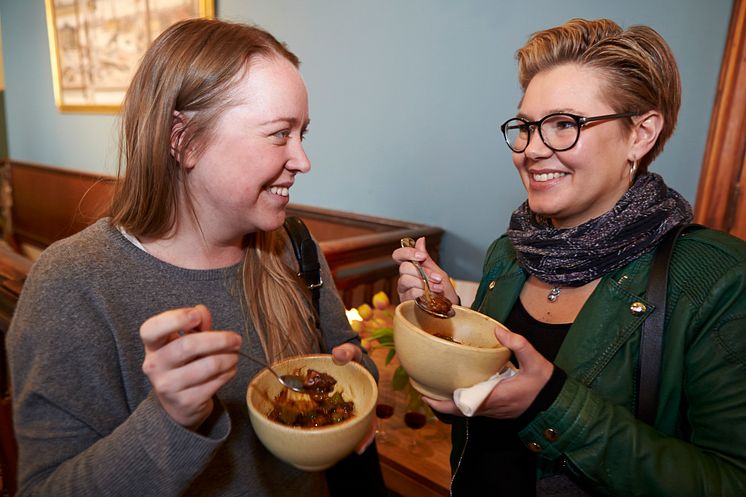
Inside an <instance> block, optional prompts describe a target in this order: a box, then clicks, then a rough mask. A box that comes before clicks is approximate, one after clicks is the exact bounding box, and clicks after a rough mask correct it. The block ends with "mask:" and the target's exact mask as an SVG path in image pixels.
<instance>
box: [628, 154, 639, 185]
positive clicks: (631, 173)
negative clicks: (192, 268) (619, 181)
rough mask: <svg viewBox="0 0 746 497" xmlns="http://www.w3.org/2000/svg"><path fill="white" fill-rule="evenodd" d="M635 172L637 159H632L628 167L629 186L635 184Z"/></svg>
mask: <svg viewBox="0 0 746 497" xmlns="http://www.w3.org/2000/svg"><path fill="white" fill-rule="evenodd" d="M636 173H637V159H635V160H633V161H632V165H631V166H630V167H629V186H632V185H633V184H635V174H636Z"/></svg>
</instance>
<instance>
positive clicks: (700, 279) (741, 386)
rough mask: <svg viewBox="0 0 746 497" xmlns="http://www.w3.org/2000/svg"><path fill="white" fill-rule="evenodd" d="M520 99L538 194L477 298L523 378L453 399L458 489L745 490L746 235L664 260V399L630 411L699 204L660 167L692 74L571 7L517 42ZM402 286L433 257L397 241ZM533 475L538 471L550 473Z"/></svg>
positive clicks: (526, 165)
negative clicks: (663, 250)
mask: <svg viewBox="0 0 746 497" xmlns="http://www.w3.org/2000/svg"><path fill="white" fill-rule="evenodd" d="M517 58H518V67H519V81H520V84H521V87H522V88H523V97H522V99H521V101H520V102H519V103H518V111H517V113H516V115H515V116H512V117H509V118H508V119H507V120H506V121H505V122H504V124H503V125H502V133H503V135H504V138H505V141H506V143H507V146H508V147H509V148H510V151H511V152H512V159H513V164H514V166H515V168H516V170H517V172H518V174H519V176H520V178H521V180H522V182H523V185H524V187H525V188H526V192H527V195H528V198H527V200H526V202H525V203H523V204H522V205H521V206H520V207H519V208H518V209H517V210H516V211H515V212H513V214H512V216H511V220H510V226H509V229H508V232H507V233H506V234H505V235H503V236H501V237H500V238H498V239H497V240H495V242H494V243H493V244H492V246H491V247H490V248H489V250H488V252H487V256H486V260H485V264H484V274H483V277H482V281H481V285H480V289H479V292H478V294H477V297H476V300H475V303H474V307H475V308H477V309H479V310H480V311H481V312H483V313H485V314H487V315H490V316H492V317H494V318H495V319H497V320H498V321H501V322H503V323H505V324H506V325H507V327H508V328H509V329H510V330H512V331H513V333H511V332H507V331H501V330H499V329H498V330H497V331H496V335H497V338H498V339H499V340H500V341H501V342H503V343H504V344H506V345H507V346H508V347H510V348H511V349H512V350H513V352H514V361H515V362H516V363H517V364H518V365H519V371H520V372H519V373H518V375H516V376H515V377H513V378H510V379H508V380H505V381H502V382H501V383H499V384H498V385H497V386H496V387H495V388H494V389H493V390H492V392H491V393H490V395H489V396H488V397H487V399H486V400H485V401H484V403H483V404H482V405H481V406H480V408H479V410H478V411H477V413H476V415H475V416H474V417H473V418H466V417H464V416H463V415H462V414H461V412H460V410H459V409H458V407H457V406H456V405H455V404H454V403H453V402H448V401H434V400H433V401H431V402H430V405H431V406H432V407H433V409H435V410H436V411H438V412H441V413H445V414H448V415H451V416H453V418H452V420H453V429H452V438H453V451H452V453H451V464H452V470H453V473H454V475H453V495H454V496H468V495H479V496H485V495H511V496H521V495H544V496H548V495H552V496H573V495H579V496H580V495H588V494H590V495H616V496H620V497H621V496H624V497H626V496H632V495H646V496H671V497H684V496H703V495H720V496H726V495H727V496H734V497H735V496H740V495H746V451H744V450H743V448H744V447H746V361H744V353H745V352H746V333H744V330H746V244H745V243H743V242H742V241H740V240H737V239H735V238H733V237H730V236H728V235H726V234H724V233H721V232H716V231H712V230H707V229H698V230H697V229H692V230H690V231H688V232H686V233H685V234H684V236H682V237H680V238H679V240H678V243H677V244H676V246H675V250H674V253H673V257H672V259H671V264H670V268H669V278H668V294H667V308H666V309H665V318H666V319H665V328H664V335H663V336H664V340H663V353H662V355H661V354H658V359H659V361H660V362H661V378H660V385H659V386H660V389H659V393H658V409H657V415H656V416H655V420H654V421H653V422H651V423H652V426H651V424H648V423H646V422H644V421H642V420H641V419H639V418H638V417H636V416H635V405H636V401H637V397H636V392H637V388H638V386H639V381H638V378H639V376H638V370H637V368H638V365H639V355H640V354H639V351H640V334H641V328H642V325H643V323H644V322H645V321H646V320H648V319H650V316H651V314H652V313H654V312H657V313H659V314H658V315H660V313H662V312H663V310H662V309H655V306H654V305H653V304H652V303H651V301H650V296H649V295H647V292H646V288H647V283H648V280H649V278H650V273H651V271H650V268H651V261H652V259H653V255H654V254H655V252H656V251H657V250H658V248H659V245H660V244H661V240H662V239H663V238H664V236H665V235H666V234H667V233H668V232H670V231H671V230H673V229H675V227H676V226H677V225H680V224H685V223H688V222H689V221H690V220H691V217H692V214H691V207H690V206H689V204H688V203H687V202H686V201H685V200H684V199H683V198H682V197H681V195H679V194H678V193H677V192H675V191H674V190H672V189H670V188H668V186H667V185H666V184H665V182H664V180H663V178H661V177H660V176H659V175H656V174H654V173H651V172H649V167H650V165H651V164H652V162H653V160H654V159H655V157H657V156H658V154H659V153H660V152H661V151H662V149H663V146H664V145H665V143H666V141H667V140H668V138H669V137H670V136H671V134H672V133H673V129H674V127H675V126H676V118H677V114H678V110H679V104H680V100H681V84H680V81H679V72H678V69H677V66H676V61H675V60H674V57H673V54H672V53H671V50H670V48H669V47H668V45H667V44H666V42H665V41H664V40H663V38H661V36H660V35H659V34H658V33H657V32H655V31H654V30H653V29H651V28H649V27H645V26H634V27H630V28H628V29H622V28H621V27H620V26H618V25H617V24H616V23H614V22H612V21H610V20H607V19H599V20H593V21H589V20H583V19H574V20H571V21H569V22H567V23H565V24H563V25H561V26H557V27H554V28H551V29H547V30H545V31H541V32H538V33H535V34H534V35H533V36H531V37H530V39H529V40H528V42H527V43H526V44H525V45H524V46H523V47H522V48H521V49H520V50H518V53H517ZM394 257H395V259H396V260H398V261H399V262H401V263H402V264H401V265H400V274H401V276H400V279H399V293H400V296H401V297H402V299H409V298H414V297H417V296H418V295H419V294H420V292H421V290H420V284H419V281H418V280H417V278H416V275H415V272H414V268H412V266H411V264H409V263H407V262H405V261H407V260H410V259H416V260H419V261H421V262H423V264H424V265H425V267H426V268H427V270H428V271H429V273H430V278H431V280H433V283H434V284H435V286H436V289H437V291H441V292H443V293H444V294H445V296H446V297H448V298H449V299H451V300H452V301H453V302H457V301H458V296H457V295H456V293H455V291H454V290H453V288H452V287H451V286H450V284H449V280H448V278H447V275H445V273H444V272H443V271H442V270H441V269H440V268H439V267H438V266H437V265H435V264H434V263H433V261H432V259H430V258H429V257H428V256H427V251H426V247H425V243H424V240H423V239H421V240H419V241H418V243H417V248H416V249H411V248H410V249H398V250H397V251H396V252H394ZM537 478H538V479H537Z"/></svg>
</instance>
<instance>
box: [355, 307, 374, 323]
mask: <svg viewBox="0 0 746 497" xmlns="http://www.w3.org/2000/svg"><path fill="white" fill-rule="evenodd" d="M357 312H358V314H360V317H361V318H363V321H365V320H367V319H370V317H371V316H373V309H371V307H370V306H369V305H368V304H362V305H361V306H359V307H358V308H357Z"/></svg>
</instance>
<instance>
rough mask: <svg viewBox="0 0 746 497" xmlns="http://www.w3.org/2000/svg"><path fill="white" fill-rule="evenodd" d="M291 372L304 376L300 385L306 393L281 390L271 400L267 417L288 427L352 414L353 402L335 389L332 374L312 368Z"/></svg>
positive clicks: (312, 425) (307, 425)
mask: <svg viewBox="0 0 746 497" xmlns="http://www.w3.org/2000/svg"><path fill="white" fill-rule="evenodd" d="M293 374H295V375H298V376H302V377H303V378H304V381H303V387H304V388H305V389H306V391H307V392H308V393H297V392H292V391H291V390H289V389H287V388H284V389H282V390H281V391H280V393H279V394H278V395H277V397H275V399H274V402H273V406H272V410H271V411H270V412H269V418H270V419H272V420H274V421H277V422H278V423H282V424H284V425H288V426H300V427H303V428H319V427H321V426H327V425H332V424H336V423H341V422H342V421H345V420H347V419H349V418H351V417H352V416H353V412H354V410H355V403H354V402H352V401H349V400H345V398H344V396H343V395H342V392H334V386H335V385H336V384H337V380H335V379H334V377H332V376H331V375H328V374H326V373H321V372H319V371H316V370H313V369H309V370H308V371H307V372H306V373H305V374H303V371H302V370H300V369H298V370H296V371H295V372H294V373H293Z"/></svg>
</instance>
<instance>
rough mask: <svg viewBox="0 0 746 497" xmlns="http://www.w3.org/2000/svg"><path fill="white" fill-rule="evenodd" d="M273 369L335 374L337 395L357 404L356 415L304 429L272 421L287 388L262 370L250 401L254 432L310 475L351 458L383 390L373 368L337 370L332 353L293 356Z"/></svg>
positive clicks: (254, 381) (353, 365)
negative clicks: (277, 399) (275, 406)
mask: <svg viewBox="0 0 746 497" xmlns="http://www.w3.org/2000/svg"><path fill="white" fill-rule="evenodd" d="M272 368H273V369H275V371H277V372H278V373H279V374H289V373H293V372H294V371H295V370H297V369H298V368H301V369H302V370H303V371H304V372H305V371H306V370H307V369H315V370H316V371H319V372H322V373H327V374H329V375H331V376H333V377H334V378H335V379H336V380H337V385H336V386H335V391H340V392H342V396H343V397H344V399H345V400H352V401H353V402H354V403H355V411H354V416H353V417H352V418H351V419H347V420H345V421H343V422H341V423H339V424H335V425H330V426H323V427H321V428H299V427H293V426H287V425H283V424H281V423H278V422H275V421H272V420H271V419H269V417H268V414H269V412H270V411H271V410H272V400H271V399H274V398H275V397H277V395H278V394H279V393H280V389H281V388H283V387H282V385H280V383H279V382H278V381H277V379H276V378H275V377H274V376H273V375H272V373H270V372H269V370H267V369H263V370H262V371H260V372H259V373H258V374H257V375H256V376H255V377H254V378H253V379H252V380H251V383H250V384H249V389H248V391H247V392H246V402H247V404H248V406H249V417H250V419H251V424H252V426H253V428H254V432H255V433H256V435H257V437H259V440H261V442H262V443H263V444H264V446H265V447H266V448H267V449H269V451H270V452H271V453H272V454H274V455H275V456H277V457H278V458H279V459H282V460H283V461H285V462H287V463H289V464H292V465H293V466H295V467H297V468H300V469H303V470H306V471H321V470H324V469H327V468H329V467H331V466H332V465H334V463H336V462H338V461H339V460H341V459H342V458H344V457H345V456H347V455H348V454H350V453H351V452H352V451H353V450H354V448H355V446H356V445H357V444H358V442H360V441H361V440H362V439H363V437H364V436H365V434H366V433H367V432H368V429H369V427H370V424H371V423H372V418H373V416H374V411H375V406H376V398H377V396H378V388H377V386H376V381H375V379H374V378H373V376H372V375H371V374H370V373H369V372H368V370H367V369H365V368H364V367H363V366H361V365H360V364H358V363H356V362H350V363H348V364H346V365H344V366H338V365H336V364H334V362H333V361H332V356H331V355H327V354H318V355H306V356H299V357H292V358H289V359H285V360H282V361H280V362H277V363H275V364H273V365H272ZM293 395H296V394H293ZM297 395H300V394H297Z"/></svg>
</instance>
